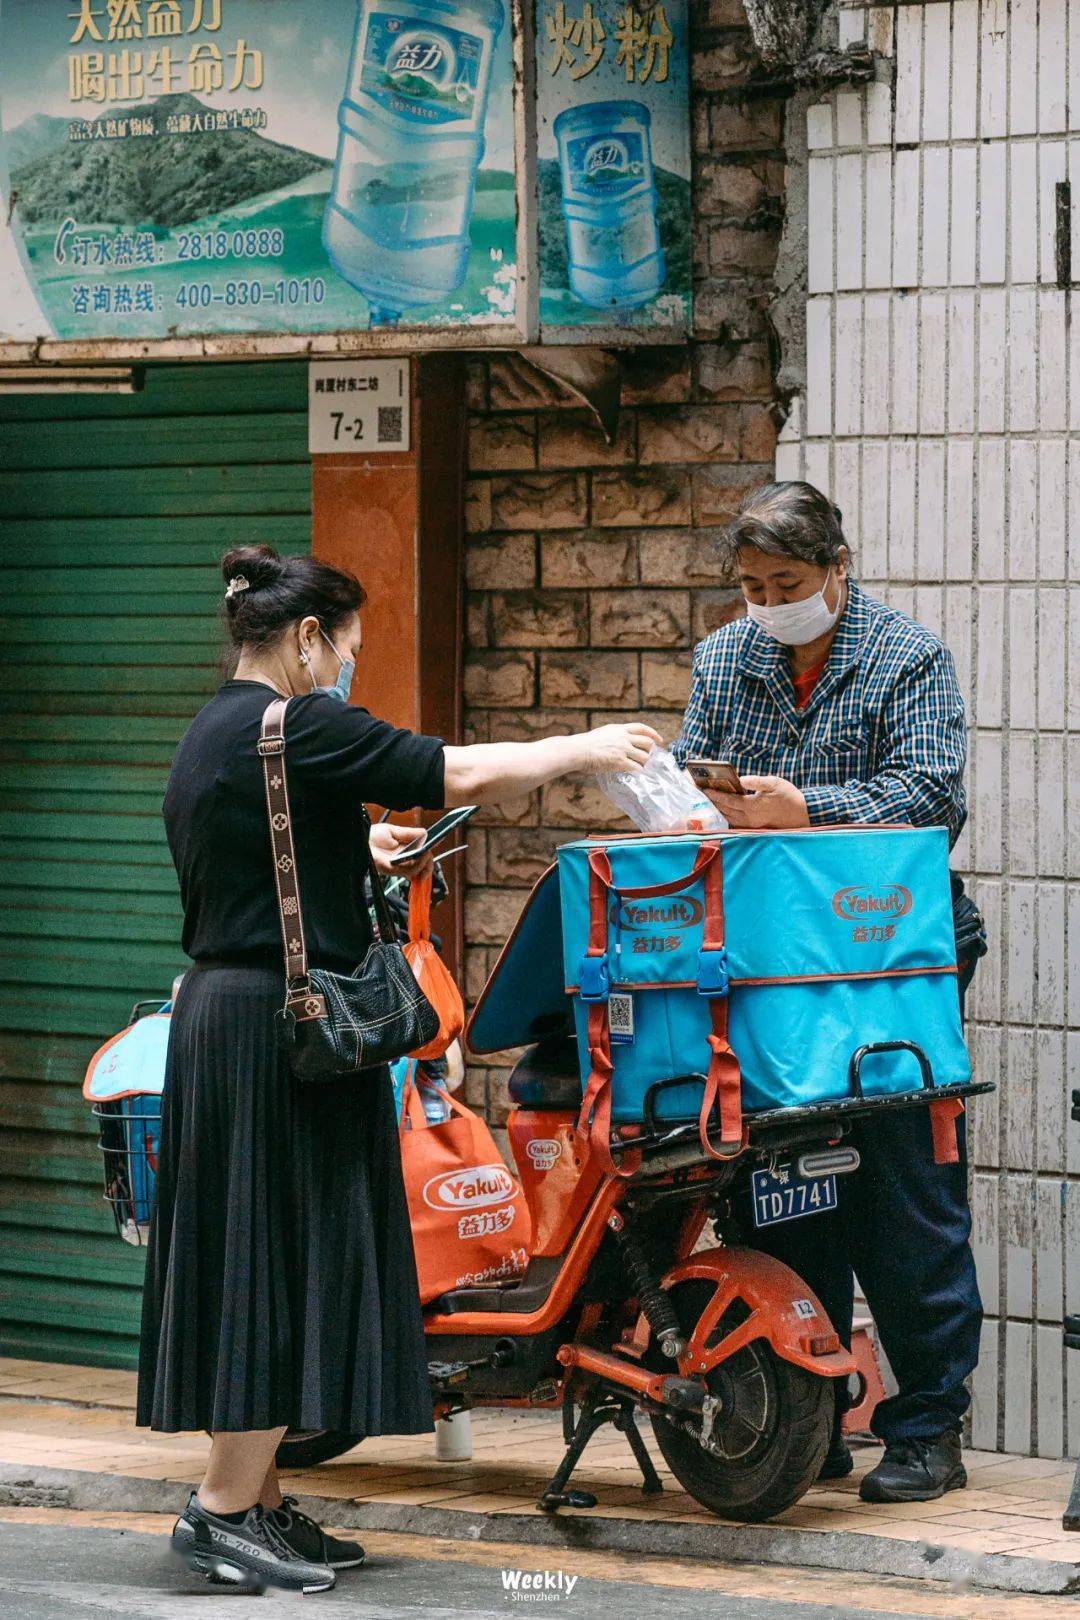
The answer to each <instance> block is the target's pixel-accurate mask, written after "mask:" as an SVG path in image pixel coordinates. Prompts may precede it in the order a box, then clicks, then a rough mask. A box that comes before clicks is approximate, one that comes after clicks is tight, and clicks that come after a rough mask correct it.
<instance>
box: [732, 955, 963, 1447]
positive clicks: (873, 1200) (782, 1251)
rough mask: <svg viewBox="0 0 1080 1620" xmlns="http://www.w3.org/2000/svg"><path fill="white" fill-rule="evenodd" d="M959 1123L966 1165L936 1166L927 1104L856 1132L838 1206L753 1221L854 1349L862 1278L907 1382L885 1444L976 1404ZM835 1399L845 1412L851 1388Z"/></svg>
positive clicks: (952, 1421) (889, 1417)
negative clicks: (970, 1382) (854, 1164)
mask: <svg viewBox="0 0 1080 1620" xmlns="http://www.w3.org/2000/svg"><path fill="white" fill-rule="evenodd" d="M967 977H968V978H970V974H968V975H967ZM961 985H962V986H963V988H966V985H965V984H964V980H963V978H962V979H961ZM962 1006H963V996H962V993H961V1007H962ZM956 1124H957V1136H958V1140H959V1144H960V1162H959V1164H935V1163H934V1152H933V1145H932V1141H931V1134H930V1117H929V1113H928V1111H927V1109H926V1108H911V1109H899V1110H897V1111H895V1112H885V1113H882V1114H879V1115H878V1116H877V1117H876V1118H874V1117H871V1118H869V1119H867V1120H863V1121H862V1122H861V1123H860V1124H858V1125H856V1126H855V1127H854V1129H853V1131H852V1134H851V1138H850V1140H851V1141H852V1142H853V1144H854V1146H855V1147H856V1148H858V1150H859V1157H860V1161H861V1162H860V1165H859V1168H858V1170H856V1171H855V1172H854V1173H853V1174H852V1175H846V1176H841V1177H839V1178H838V1181H837V1194H838V1197H837V1207H836V1209H835V1210H829V1211H828V1212H827V1213H825V1214H821V1215H811V1216H806V1217H804V1218H802V1219H800V1220H794V1221H787V1222H783V1223H781V1224H780V1225H777V1226H767V1227H764V1228H763V1229H762V1230H761V1231H756V1230H755V1229H754V1226H753V1221H752V1218H751V1216H750V1215H749V1213H747V1214H746V1217H745V1218H746V1231H747V1241H748V1242H749V1243H751V1244H752V1245H753V1246H754V1247H755V1248H758V1249H762V1250H764V1251H765V1253H766V1254H772V1255H775V1256H776V1258H777V1259H778V1260H782V1261H783V1262H784V1264H785V1265H788V1266H790V1267H791V1268H792V1270H793V1271H796V1272H798V1274H799V1276H800V1277H802V1278H803V1279H804V1280H805V1281H806V1282H807V1283H809V1285H810V1287H811V1288H812V1289H813V1290H814V1293H815V1294H816V1295H817V1296H818V1298H819V1299H820V1301H821V1303H822V1305H823V1306H824V1307H825V1310H826V1311H827V1312H828V1314H829V1316H830V1317H831V1318H832V1322H833V1326H834V1327H835V1328H836V1331H837V1333H839V1335H840V1338H841V1340H842V1341H843V1343H844V1344H845V1345H847V1346H850V1344H851V1317H852V1305H853V1296H854V1277H853V1276H852V1273H853V1272H854V1276H855V1277H858V1279H859V1283H860V1285H861V1287H862V1290H863V1293H864V1294H865V1295H866V1302H867V1304H868V1305H869V1307H870V1310H871V1312H872V1313H873V1317H874V1321H875V1323H876V1324H877V1328H878V1332H879V1334H880V1337H881V1343H882V1346H883V1348H884V1350H885V1354H886V1355H887V1356H888V1358H889V1362H890V1364H891V1366H892V1369H893V1372H894V1373H895V1374H896V1380H897V1383H898V1384H899V1392H898V1393H897V1394H896V1395H894V1396H893V1397H892V1398H891V1399H889V1400H886V1401H882V1403H881V1405H880V1406H879V1407H878V1408H877V1411H876V1412H875V1413H874V1417H873V1421H872V1423H871V1428H872V1429H873V1432H874V1434H875V1435H877V1437H878V1438H879V1439H880V1440H883V1441H884V1442H885V1444H886V1445H891V1444H892V1442H893V1441H896V1440H914V1439H928V1438H931V1437H933V1436H935V1435H938V1434H941V1433H942V1431H943V1430H945V1429H956V1428H959V1426H960V1420H961V1419H962V1417H963V1415H964V1413H965V1412H966V1411H967V1409H968V1405H969V1403H970V1396H969V1395H968V1392H967V1390H966V1388H965V1387H964V1380H965V1379H966V1378H967V1377H968V1376H969V1374H970V1373H971V1372H973V1371H974V1368H975V1365H976V1363H977V1362H978V1359H979V1329H980V1327H981V1325H982V1315H983V1313H982V1300H981V1299H980V1297H979V1285H978V1282H977V1281H976V1277H975V1261H974V1257H973V1256H972V1253H971V1246H970V1243H969V1239H970V1236H971V1211H970V1209H969V1207H968V1194H967V1144H966V1133H965V1129H964V1127H965V1120H964V1118H963V1116H961V1117H960V1118H959V1119H958V1120H957V1122H956ZM746 1209H747V1211H749V1199H748V1200H747V1206H746ZM837 1394H838V1397H839V1400H840V1403H841V1409H842V1408H843V1406H845V1405H846V1391H845V1388H844V1385H843V1384H842V1383H841V1384H840V1385H838V1389H837Z"/></svg>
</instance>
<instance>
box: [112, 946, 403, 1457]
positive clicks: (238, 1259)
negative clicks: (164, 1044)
mask: <svg viewBox="0 0 1080 1620" xmlns="http://www.w3.org/2000/svg"><path fill="white" fill-rule="evenodd" d="M283 996H284V980H283V978H282V975H281V973H280V971H279V970H277V969H275V968H272V967H247V966H243V967H241V966H235V967H234V966H218V967H210V966H205V967H199V966H196V967H195V968H193V969H192V970H191V971H190V972H189V973H188V974H187V975H186V976H185V978H184V981H183V984H182V986H181V988H180V991H179V994H178V996H177V1000H176V1004H175V1007H174V1010H173V1017H172V1025H171V1029H170V1034H169V1051H168V1059H167V1063H166V1072H165V1090H164V1094H163V1097H162V1118H161V1138H160V1144H159V1154H158V1171H157V1181H156V1186H155V1192H154V1207H153V1211H152V1216H151V1222H150V1235H149V1248H148V1254H147V1269H146V1284H145V1292H144V1295H143V1313H142V1337H141V1347H140V1358H139V1383H138V1399H137V1409H136V1423H137V1424H139V1425H140V1426H142V1427H149V1428H152V1429H160V1430H165V1431H167V1432H170V1433H174V1432H176V1431H179V1430H184V1429H209V1430H211V1431H227V1432H237V1431H244V1430H251V1429H273V1428H277V1427H278V1426H279V1425H280V1424H286V1425H288V1426H289V1427H290V1428H300V1429H336V1430H341V1431H344V1432H347V1433H350V1434H356V1435H358V1436H363V1435H375V1434H420V1433H424V1432H426V1431H430V1430H431V1429H433V1427H434V1424H433V1422H432V1415H431V1396H430V1393H429V1388H428V1380H427V1362H426V1356H425V1352H424V1337H423V1322H422V1317H421V1312H420V1303H419V1295H418V1291H417V1282H416V1263H415V1260H414V1257H413V1248H412V1236H411V1233H410V1229H409V1215H408V1208H407V1205H406V1202H405V1189H404V1185H403V1182H402V1175H401V1156H400V1150H399V1147H398V1137H397V1128H396V1121H395V1118H394V1101H393V1090H392V1087H391V1083H390V1075H389V1071H388V1070H386V1069H380V1070H377V1071H372V1072H371V1073H369V1074H365V1075H362V1076H358V1077H355V1078H346V1079H343V1080H335V1081H331V1082H329V1083H328V1084H325V1085H310V1084H305V1083H303V1082H300V1081H297V1080H295V1079H294V1078H293V1076H292V1075H291V1073H290V1072H289V1070H288V1068H287V1067H286V1065H285V1063H284V1062H283V1061H282V1058H281V1056H280V1054H279V1052H278V1049H277V1045H276V1042H275V1039H274V1022H273V1021H274V1013H275V1011H276V1010H277V1008H278V1007H280V1006H281V1003H282V1000H283Z"/></svg>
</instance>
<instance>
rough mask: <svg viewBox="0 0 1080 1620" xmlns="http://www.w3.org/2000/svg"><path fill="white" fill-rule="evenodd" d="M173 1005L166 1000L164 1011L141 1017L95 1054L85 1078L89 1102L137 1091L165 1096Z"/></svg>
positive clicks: (84, 1093)
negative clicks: (163, 1092) (164, 1087)
mask: <svg viewBox="0 0 1080 1620" xmlns="http://www.w3.org/2000/svg"><path fill="white" fill-rule="evenodd" d="M170 1008H171V1003H170V1002H165V1003H164V1006H163V1009H162V1011H161V1012H157V1013H150V1014H149V1015H148V1016H147V1017H145V1018H139V1019H137V1020H136V1022H135V1023H134V1024H130V1025H129V1026H128V1028H127V1029H126V1030H125V1031H124V1032H123V1034H122V1035H120V1036H119V1037H118V1038H117V1039H115V1040H113V1041H111V1042H106V1044H105V1045H104V1046H103V1047H100V1048H99V1050H98V1051H97V1052H95V1053H94V1056H93V1057H92V1058H91V1059H90V1064H89V1067H88V1068H87V1071H86V1078H85V1080H84V1081H83V1096H84V1097H85V1098H86V1099H87V1101H88V1102H113V1101H115V1099H116V1098H118V1097H126V1096H129V1095H131V1094H133V1093H140V1094H142V1093H145V1094H146V1095H147V1096H153V1097H160V1096H161V1092H162V1088H163V1086H164V1084H165V1051H166V1048H167V1047H168V1044H169V1022H170V1020H169V1010H170ZM158 1111H159V1112H160V1109H159V1110H158Z"/></svg>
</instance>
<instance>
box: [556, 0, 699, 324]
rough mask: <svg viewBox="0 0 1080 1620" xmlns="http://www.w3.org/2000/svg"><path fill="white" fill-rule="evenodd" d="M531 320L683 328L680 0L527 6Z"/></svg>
mask: <svg viewBox="0 0 1080 1620" xmlns="http://www.w3.org/2000/svg"><path fill="white" fill-rule="evenodd" d="M536 33H537V39H536V52H537V64H536V66H537V128H538V135H537V141H538V153H537V155H538V174H539V263H540V322H541V330H542V332H544V333H545V334H547V335H550V334H551V333H552V330H553V329H557V328H563V327H570V328H575V327H582V326H586V327H588V326H591V327H613V328H618V329H621V330H625V329H627V328H629V329H631V330H632V329H633V328H634V327H650V328H655V327H665V328H673V329H675V330H676V331H684V330H686V329H688V327H689V324H690V312H691V278H690V132H689V126H688V121H687V107H688V101H689V86H688V82H687V75H688V68H687V60H688V54H687V4H686V0H662V3H658V4H645V3H640V4H638V5H626V4H615V3H609V0H540V3H539V5H538V7H537V30H536Z"/></svg>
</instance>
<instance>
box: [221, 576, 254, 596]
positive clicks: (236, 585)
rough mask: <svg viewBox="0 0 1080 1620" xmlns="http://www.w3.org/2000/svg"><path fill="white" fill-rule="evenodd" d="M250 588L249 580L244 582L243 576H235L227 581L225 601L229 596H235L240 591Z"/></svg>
mask: <svg viewBox="0 0 1080 1620" xmlns="http://www.w3.org/2000/svg"><path fill="white" fill-rule="evenodd" d="M250 587H251V582H250V580H246V579H245V578H244V576H243V574H236V575H235V576H234V577H233V578H232V579H230V581H229V584H228V588H227V589H226V592H225V597H226V600H227V599H228V598H229V597H230V596H236V595H237V593H238V592H240V591H246V590H249V589H250Z"/></svg>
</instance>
